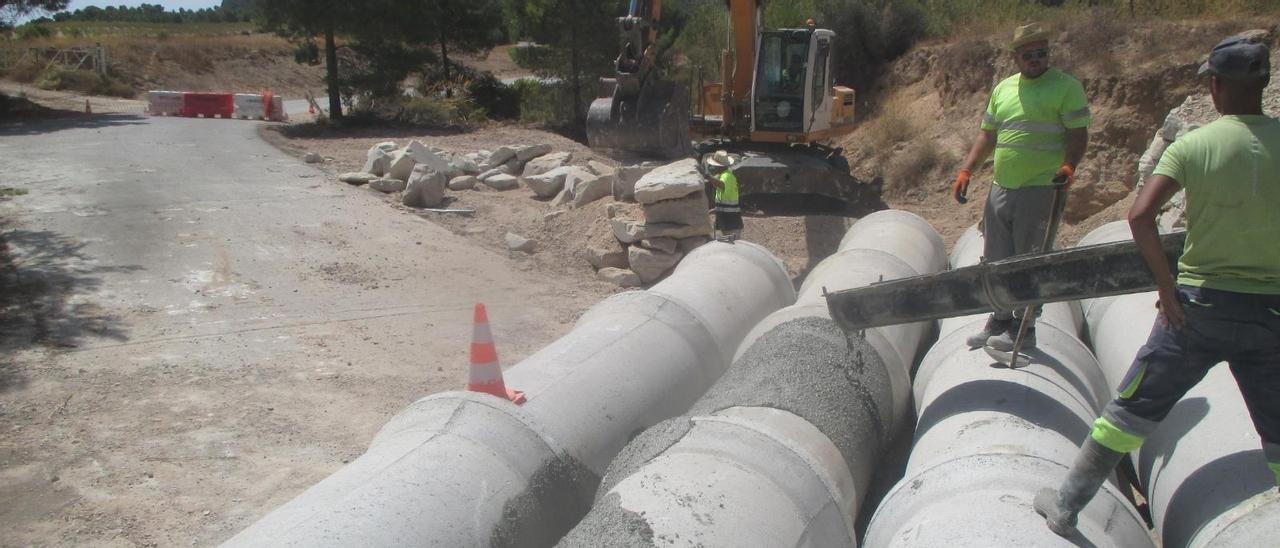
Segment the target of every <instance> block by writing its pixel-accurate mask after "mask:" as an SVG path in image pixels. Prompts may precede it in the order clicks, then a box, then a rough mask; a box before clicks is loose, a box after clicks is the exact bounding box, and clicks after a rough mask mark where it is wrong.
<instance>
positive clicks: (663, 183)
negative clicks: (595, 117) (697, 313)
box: [586, 159, 711, 287]
mask: <svg viewBox="0 0 1280 548" xmlns="http://www.w3.org/2000/svg"><path fill="white" fill-rule="evenodd" d="M697 167H698V165H697V161H696V160H693V159H686V160H680V161H678V162H675V163H672V164H668V165H665V166H661V167H657V168H656V169H652V171H649V172H648V173H645V174H643V175H642V176H639V177H638V178H637V180H636V181H635V183H634V186H633V187H632V188H630V189H629V191H628V192H627V193H628V194H630V195H632V196H634V198H635V201H636V202H638V203H627V202H616V203H612V204H609V207H608V209H607V217H608V221H609V225H610V228H611V229H612V236H613V238H610V239H606V241H603V242H594V243H592V244H589V245H588V246H587V250H586V258H587V261H588V262H590V263H591V265H592V266H594V267H595V268H596V269H597V277H598V278H600V279H601V280H605V281H609V282H612V283H616V284H618V285H620V286H623V287H636V286H640V285H648V284H651V283H653V282H656V281H658V280H660V279H662V278H663V277H664V276H666V275H667V274H668V273H669V272H670V271H671V270H672V268H674V267H675V265H676V264H677V263H679V262H680V259H681V258H683V257H684V255H685V253H688V252H689V251H690V250H692V249H693V248H695V247H698V246H700V245H702V244H704V243H706V242H708V241H710V239H711V219H710V216H709V214H708V207H707V195H706V191H705V183H704V181H703V177H702V174H701V173H699V172H698V170H697ZM627 170H628V168H623V169H622V170H620V171H622V172H626V171H627ZM633 171H641V170H633ZM615 180H621V177H617V178H616V179H615ZM624 184H626V183H624ZM615 195H616V194H615Z"/></svg>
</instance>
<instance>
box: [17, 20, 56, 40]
mask: <svg viewBox="0 0 1280 548" xmlns="http://www.w3.org/2000/svg"><path fill="white" fill-rule="evenodd" d="M52 36H53V29H50V28H49V27H48V26H47V25H40V24H36V23H32V24H28V25H22V26H21V27H18V39H19V40H39V39H41V38H50V37H52Z"/></svg>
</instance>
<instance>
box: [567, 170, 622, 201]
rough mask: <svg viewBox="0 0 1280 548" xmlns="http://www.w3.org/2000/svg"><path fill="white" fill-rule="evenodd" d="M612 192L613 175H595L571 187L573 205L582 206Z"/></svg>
mask: <svg viewBox="0 0 1280 548" xmlns="http://www.w3.org/2000/svg"><path fill="white" fill-rule="evenodd" d="M612 193H613V175H596V176H595V177H593V178H591V179H584V180H582V181H580V182H579V183H578V184H577V185H576V186H575V187H574V189H573V207H582V206H584V205H587V204H589V203H591V202H594V201H596V200H599V199H601V198H604V197H605V196H609V195H611V194H612Z"/></svg>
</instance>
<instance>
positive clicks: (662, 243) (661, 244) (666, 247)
mask: <svg viewBox="0 0 1280 548" xmlns="http://www.w3.org/2000/svg"><path fill="white" fill-rule="evenodd" d="M639 244H640V247H643V248H645V249H652V250H654V251H661V252H663V253H675V252H676V250H677V249H679V247H680V240H677V239H675V238H650V239H648V240H640V242H639Z"/></svg>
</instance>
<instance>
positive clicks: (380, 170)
mask: <svg viewBox="0 0 1280 548" xmlns="http://www.w3.org/2000/svg"><path fill="white" fill-rule="evenodd" d="M390 167H391V155H390V154H388V153H387V151H385V150H382V148H380V147H376V146H375V147H373V148H371V149H369V153H368V154H366V155H365V162H364V168H362V169H361V170H360V171H363V172H365V173H370V174H373V175H377V176H378V177H381V176H383V175H386V174H387V169H389V168H390Z"/></svg>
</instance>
